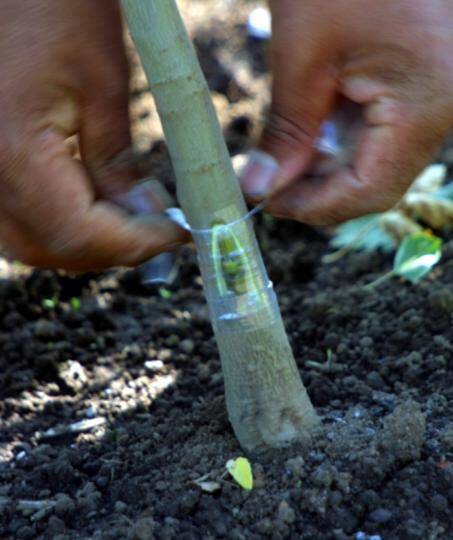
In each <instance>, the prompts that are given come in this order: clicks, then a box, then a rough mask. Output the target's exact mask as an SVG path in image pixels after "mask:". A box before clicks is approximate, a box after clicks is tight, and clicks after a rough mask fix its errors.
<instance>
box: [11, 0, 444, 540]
mask: <svg viewBox="0 0 453 540" xmlns="http://www.w3.org/2000/svg"><path fill="white" fill-rule="evenodd" d="M230 4H233V2H230V3H228V2H212V3H211V2H206V1H204V2H200V1H198V2H195V1H193V2H190V3H188V2H187V3H183V7H184V8H185V15H186V20H187V21H188V22H189V26H190V29H191V32H192V36H193V37H194V40H195V43H196V45H197V48H198V50H199V52H200V55H201V60H202V64H203V68H204V70H205V73H206V75H207V78H208V81H209V84H210V87H211V89H212V91H213V97H214V100H215V103H216V105H217V107H218V110H219V115H220V118H221V120H222V124H223V127H224V129H225V134H226V136H227V141H228V144H229V147H230V150H231V151H232V153H237V152H240V151H244V149H247V148H249V147H250V146H252V145H253V142H254V140H255V136H256V132H257V130H258V129H259V126H260V118H261V117H262V114H263V111H264V109H265V106H266V103H267V96H268V90H267V88H268V87H267V83H268V74H267V72H266V70H265V66H264V63H263V62H264V58H265V51H264V48H263V47H264V45H263V44H262V43H258V42H253V41H251V40H250V39H248V38H247V34H246V30H245V26H244V20H246V19H245V17H246V13H247V12H248V10H250V7H251V6H253V5H254V3H253V2H243V3H239V2H238V3H237V9H235V10H234V14H231V5H230ZM235 4H236V3H235ZM226 10H228V15H229V16H228V17H227V16H226ZM143 83H144V80H143V75H142V74H141V73H140V72H139V71H137V70H135V72H134V78H133V92H132V112H133V119H134V124H133V130H134V136H135V141H136V146H137V148H138V149H139V150H140V152H141V157H142V160H141V161H142V163H141V165H142V167H143V171H144V174H145V173H146V174H151V175H154V176H157V177H159V178H160V179H161V180H163V181H164V182H165V183H166V185H168V186H171V182H172V173H171V168H170V166H169V162H168V158H167V154H166V148H165V144H164V143H163V141H162V139H161V135H160V131H159V130H160V128H159V125H158V123H157V121H156V117H155V112H154V111H153V109H152V103H151V98H150V96H149V93H148V92H147V90H146V86H143ZM140 85H142V86H140ZM149 132H151V133H152V134H153V137H152V143H151V145H150V143H149V142H146V141H149V135H147V134H148V133H149ZM450 154H451V150H450ZM257 229H258V234H259V237H260V239H261V244H262V246H263V251H264V256H265V259H266V263H267V267H268V270H269V273H270V275H271V278H272V279H273V281H274V283H275V284H276V290H277V294H278V297H279V301H280V304H281V308H282V314H283V317H284V320H285V323H286V327H287V330H288V333H289V336H290V339H291V343H292V346H293V349H294V353H295V356H296V359H297V362H298V365H299V368H300V372H301V374H302V377H303V380H304V383H305V384H306V386H307V388H308V392H309V394H310V396H311V398H312V400H313V403H314V405H315V406H316V408H317V410H318V411H319V414H320V416H321V418H322V425H323V427H322V429H321V430H320V433H319V434H318V435H317V437H316V439H315V441H314V443H313V446H312V447H311V448H309V449H302V448H298V447H292V448H290V449H287V450H285V451H283V452H279V453H278V454H277V455H268V456H266V457H261V458H260V457H258V458H256V457H253V456H252V457H250V460H251V463H252V466H253V471H254V480H255V487H254V489H253V490H252V491H251V492H246V491H244V490H242V489H241V488H240V487H239V486H238V485H236V484H235V483H234V482H233V481H232V479H231V478H229V477H228V476H226V475H225V474H224V472H225V464H226V462H227V461H228V460H229V459H231V458H234V457H237V456H240V455H242V454H243V453H242V451H241V449H240V448H239V446H238V444H237V442H236V440H235V438H234V436H233V433H232V431H231V427H230V425H229V423H228V419H227V415H226V411H225V406H224V401H223V382H222V373H221V367H220V362H219V358H218V353H217V350H216V345H215V342H214V339H213V336H212V331H211V327H210V323H209V319H208V315H207V310H206V306H205V302H204V299H203V293H202V288H201V282H200V277H199V274H198V270H197V265H196V259H195V255H194V252H193V250H192V249H191V248H190V247H188V248H185V249H183V250H182V251H181V252H180V253H179V255H178V261H177V262H178V264H179V273H178V276H177V278H176V280H175V281H174V283H173V284H172V285H170V286H168V287H166V288H165V289H162V288H159V287H157V286H153V285H146V284H144V283H143V279H142V274H141V272H140V269H136V270H132V271H126V270H121V269H120V270H114V271H110V272H106V273H104V274H102V275H83V276H71V275H67V274H65V273H62V272H52V271H44V270H41V271H38V270H32V269H28V268H25V267H23V266H21V265H19V264H16V263H14V264H9V263H7V262H6V261H5V260H3V261H2V265H1V266H0V271H1V272H2V279H1V280H0V351H1V352H0V417H1V424H0V538H2V539H54V540H57V539H58V540H72V539H77V540H81V539H102V540H107V539H112V540H113V539H137V540H147V539H151V538H155V539H162V540H165V539H168V540H170V539H179V540H189V539H217V538H226V539H230V540H242V539H244V540H249V539H254V540H258V539H261V538H271V539H273V540H280V539H314V540H318V539H319V540H321V539H322V540H367V539H368V540H379V539H382V540H384V539H385V540H394V539H404V540H406V539H407V540H412V539H417V540H418V539H420V540H427V539H431V540H436V539H437V540H440V539H442V540H447V539H450V538H453V517H452V515H451V512H450V507H451V505H452V504H453V372H452V370H451V368H450V369H449V363H450V361H451V357H452V351H453V329H452V314H453V285H452V284H453V240H450V241H449V240H448V238H447V239H446V245H445V248H444V254H443V259H442V262H441V264H440V265H439V267H438V268H437V269H436V270H435V271H434V272H433V273H432V274H431V276H430V277H429V278H427V279H425V280H424V281H422V282H421V283H420V284H418V285H416V286H414V285H410V284H408V283H406V282H403V281H398V280H393V281H389V282H387V283H385V284H383V285H382V286H381V287H380V288H379V289H378V290H374V291H366V290H364V288H363V285H364V284H365V283H368V282H369V281H371V280H372V279H374V278H376V277H378V276H379V275H381V274H382V273H383V272H385V271H386V270H388V269H389V267H390V264H391V256H389V255H384V254H381V253H373V254H369V253H355V254H350V255H348V256H346V257H344V258H343V259H341V260H339V261H338V262H336V263H334V264H331V265H326V264H324V263H323V262H322V260H321V259H322V256H323V255H324V254H325V253H326V252H327V251H328V249H329V247H328V240H329V238H328V234H327V233H326V232H325V231H320V230H314V229H311V228H308V227H305V226H303V225H301V224H296V223H289V222H276V221H272V220H269V219H263V218H262V217H261V216H258V223H257ZM74 299H76V300H74ZM80 421H84V422H87V421H88V422H91V426H90V425H86V426H85V427H86V431H83V432H78V431H77V428H80V427H81V425H80V424H78V425H76V432H72V433H69V432H68V431H67V426H69V425H73V424H74V423H76V422H80ZM82 427H84V426H83V424H82ZM51 429H54V430H55V429H57V431H53V432H52V431H50V432H49V431H48V430H51ZM65 429H66V431H65ZM58 430H60V431H58ZM200 478H202V479H204V480H206V481H214V482H217V483H218V489H217V490H216V491H214V492H213V493H209V492H206V491H203V490H202V489H201V488H200V487H199V485H198V484H197V483H195V481H196V480H198V479H200Z"/></svg>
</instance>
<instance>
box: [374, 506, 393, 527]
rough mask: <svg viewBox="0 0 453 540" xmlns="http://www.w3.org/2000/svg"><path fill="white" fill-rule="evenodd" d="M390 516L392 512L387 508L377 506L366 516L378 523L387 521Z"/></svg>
mask: <svg viewBox="0 0 453 540" xmlns="http://www.w3.org/2000/svg"><path fill="white" fill-rule="evenodd" d="M392 517H393V513H392V512H390V510H387V509H385V508H377V509H376V510H373V512H371V513H370V514H369V515H368V518H369V519H370V520H371V521H374V523H380V524H383V523H387V522H388V521H390V520H391V519H392Z"/></svg>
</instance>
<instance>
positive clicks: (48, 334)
mask: <svg viewBox="0 0 453 540" xmlns="http://www.w3.org/2000/svg"><path fill="white" fill-rule="evenodd" d="M57 333H58V332H57V325H56V324H55V323H54V322H52V321H48V320H47V319H38V320H37V321H36V324H35V336H36V337H37V338H39V339H42V340H43V341H52V340H53V339H55V338H56V337H57Z"/></svg>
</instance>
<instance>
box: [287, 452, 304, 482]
mask: <svg viewBox="0 0 453 540" xmlns="http://www.w3.org/2000/svg"><path fill="white" fill-rule="evenodd" d="M304 465H305V460H304V458H303V457H302V456H296V457H295V458H292V459H288V461H286V463H285V467H286V469H287V470H288V471H290V472H291V474H293V475H294V476H295V477H296V478H301V477H302V476H304Z"/></svg>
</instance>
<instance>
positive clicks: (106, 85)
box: [80, 50, 139, 200]
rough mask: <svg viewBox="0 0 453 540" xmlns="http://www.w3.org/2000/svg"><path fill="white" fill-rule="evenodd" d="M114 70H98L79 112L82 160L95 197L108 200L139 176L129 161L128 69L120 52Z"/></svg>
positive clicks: (121, 191) (126, 188)
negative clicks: (92, 92)
mask: <svg viewBox="0 0 453 540" xmlns="http://www.w3.org/2000/svg"><path fill="white" fill-rule="evenodd" d="M116 53H117V55H118V58H116V64H115V67H114V68H109V69H103V70H102V69H101V73H100V74H99V81H98V84H96V85H95V88H96V93H95V94H91V95H87V96H86V102H85V103H84V104H83V106H82V111H81V129H80V149H81V157H82V161H83V163H84V165H85V167H86V168H87V170H88V172H89V174H90V177H91V179H92V182H93V186H94V189H95V193H96V196H97V197H99V198H102V199H107V200H112V198H113V197H114V196H115V195H116V194H119V193H124V192H126V191H128V190H129V188H130V187H131V186H132V185H133V184H134V183H135V182H136V180H137V178H138V177H139V175H138V173H137V170H136V163H135V160H134V159H133V158H134V156H133V152H132V145H131V135H130V119H129V93H128V79H129V73H128V66H127V62H126V59H125V57H124V53H123V51H122V50H120V51H116Z"/></svg>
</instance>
